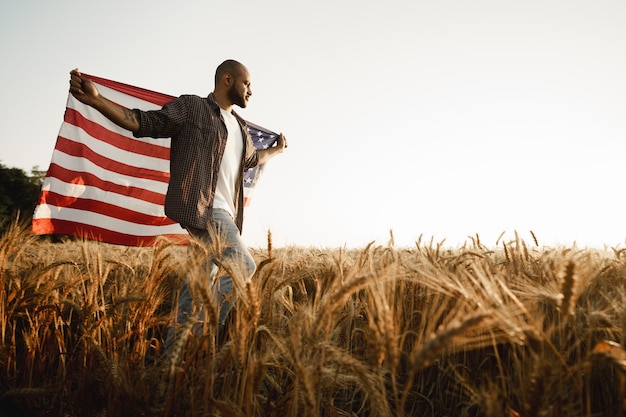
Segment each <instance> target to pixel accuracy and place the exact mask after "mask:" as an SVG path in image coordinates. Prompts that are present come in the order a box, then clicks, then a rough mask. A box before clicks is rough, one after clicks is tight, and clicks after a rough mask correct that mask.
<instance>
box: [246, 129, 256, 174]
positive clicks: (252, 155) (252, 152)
mask: <svg viewBox="0 0 626 417" xmlns="http://www.w3.org/2000/svg"><path fill="white" fill-rule="evenodd" d="M246 141H247V142H246V157H245V159H244V162H243V166H244V168H245V169H248V168H254V167H255V166H257V165H258V164H259V154H258V153H257V151H256V148H255V147H254V143H253V142H252V138H251V137H250V134H249V133H247V129H246Z"/></svg>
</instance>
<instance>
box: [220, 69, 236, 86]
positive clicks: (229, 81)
mask: <svg viewBox="0 0 626 417" xmlns="http://www.w3.org/2000/svg"><path fill="white" fill-rule="evenodd" d="M234 81H235V79H234V78H233V76H232V74H230V73H228V72H227V73H226V74H224V76H223V77H222V82H223V83H224V85H225V86H226V87H230V86H232V85H233V83H234Z"/></svg>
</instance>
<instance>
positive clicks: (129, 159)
mask: <svg viewBox="0 0 626 417" xmlns="http://www.w3.org/2000/svg"><path fill="white" fill-rule="evenodd" d="M59 135H60V136H62V137H64V138H66V139H70V140H72V141H73V142H76V143H79V144H81V143H82V144H84V145H85V146H87V147H88V148H89V149H91V150H92V151H94V152H96V153H97V154H99V155H102V156H104V157H106V158H109V159H112V160H114V161H118V162H121V163H123V164H126V165H131V166H136V167H141V168H147V169H152V170H155V171H162V172H169V167H170V165H169V161H168V160H164V159H161V158H154V157H151V156H146V155H141V154H137V153H134V152H129V151H126V150H123V149H120V148H117V147H115V146H113V145H109V144H108V143H106V142H103V141H101V140H99V139H98V138H94V137H93V136H91V135H89V134H88V133H87V132H85V131H84V130H83V129H82V128H80V127H78V126H74V125H71V124H69V123H64V124H63V126H61V130H60V132H59ZM164 142H165V141H164ZM167 145H168V146H169V139H168V140H167Z"/></svg>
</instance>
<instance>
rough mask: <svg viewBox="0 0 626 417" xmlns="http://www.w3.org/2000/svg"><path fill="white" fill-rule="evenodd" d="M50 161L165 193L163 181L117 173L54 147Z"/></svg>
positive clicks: (114, 181) (128, 185) (125, 183)
mask: <svg viewBox="0 0 626 417" xmlns="http://www.w3.org/2000/svg"><path fill="white" fill-rule="evenodd" d="M52 162H54V163H55V164H57V165H59V166H62V167H63V168H66V169H70V170H72V171H80V172H86V173H89V174H92V175H95V176H96V177H98V178H100V179H102V180H104V181H110V182H112V183H114V184H118V185H122V186H125V187H137V188H142V189H145V190H149V191H153V192H156V193H160V194H163V195H165V193H166V192H167V183H165V182H161V181H154V180H149V179H146V178H141V177H134V176H129V175H123V174H118V173H117V172H111V171H108V170H106V169H104V168H102V167H100V166H98V165H96V164H94V163H93V162H91V161H90V160H89V159H86V158H81V157H79V156H72V155H68V154H66V153H64V152H61V151H59V150H58V149H55V150H54V152H53V153H52ZM168 172H169V170H168ZM62 184H65V183H62ZM68 185H69V184H68ZM60 186H61V187H65V185H61V184H60ZM55 191H56V190H55ZM56 192H58V191H56ZM59 194H63V193H59Z"/></svg>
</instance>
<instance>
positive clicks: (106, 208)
mask: <svg viewBox="0 0 626 417" xmlns="http://www.w3.org/2000/svg"><path fill="white" fill-rule="evenodd" d="M40 204H49V205H51V206H56V207H64V208H72V209H76V210H84V211H89V212H91V213H98V214H102V215H104V216H108V217H113V218H115V219H119V220H124V221H127V222H131V223H135V224H138V225H150V226H168V225H171V224H176V223H175V222H174V221H173V220H171V219H169V218H168V217H165V216H155V215H150V214H144V213H139V212H137V211H134V210H130V209H127V208H124V207H120V206H116V205H115V204H111V203H107V202H105V201H102V200H94V199H90V198H80V197H70V196H64V195H61V194H58V193H55V192H52V191H42V192H41V197H40Z"/></svg>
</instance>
